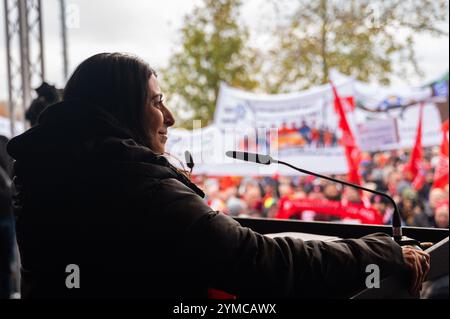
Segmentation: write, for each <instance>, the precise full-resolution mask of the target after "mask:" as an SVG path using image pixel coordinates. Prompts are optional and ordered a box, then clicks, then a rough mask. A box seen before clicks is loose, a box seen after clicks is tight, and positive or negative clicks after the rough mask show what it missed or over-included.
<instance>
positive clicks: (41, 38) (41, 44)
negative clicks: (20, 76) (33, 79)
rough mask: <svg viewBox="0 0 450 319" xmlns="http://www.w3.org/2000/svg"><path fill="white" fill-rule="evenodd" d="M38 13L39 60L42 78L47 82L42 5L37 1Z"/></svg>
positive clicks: (39, 0)
mask: <svg viewBox="0 0 450 319" xmlns="http://www.w3.org/2000/svg"><path fill="white" fill-rule="evenodd" d="M37 12H38V14H39V18H38V21H39V22H38V23H39V26H38V27H39V49H40V52H39V60H40V62H41V78H42V80H43V81H45V61H44V57H45V54H44V31H43V23H42V20H43V18H42V3H41V0H37Z"/></svg>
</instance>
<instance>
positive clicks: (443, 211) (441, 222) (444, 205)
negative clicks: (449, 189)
mask: <svg viewBox="0 0 450 319" xmlns="http://www.w3.org/2000/svg"><path fill="white" fill-rule="evenodd" d="M434 224H435V227H436V228H448V199H447V200H445V201H443V202H441V203H438V204H437V205H436V208H435V213H434Z"/></svg>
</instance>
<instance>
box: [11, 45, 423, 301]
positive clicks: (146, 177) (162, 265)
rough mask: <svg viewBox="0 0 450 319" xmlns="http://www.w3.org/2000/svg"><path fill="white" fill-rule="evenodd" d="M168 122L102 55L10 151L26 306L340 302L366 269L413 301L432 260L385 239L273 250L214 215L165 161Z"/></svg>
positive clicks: (153, 87)
mask: <svg viewBox="0 0 450 319" xmlns="http://www.w3.org/2000/svg"><path fill="white" fill-rule="evenodd" d="M174 123H175V119H174V117H173V115H172V113H171V112H170V110H169V109H168V107H167V105H166V102H165V100H164V95H163V93H162V91H161V89H160V87H159V85H158V81H157V75H156V72H155V71H154V70H153V69H152V68H150V67H149V65H148V64H147V63H145V62H143V61H142V60H141V59H139V58H137V57H134V56H131V55H125V54H120V53H103V54H98V55H95V56H93V57H91V58H89V59H87V60H85V61H84V62H82V63H81V64H80V65H79V66H78V67H77V69H76V70H75V71H74V73H73V74H72V76H71V78H70V79H69V81H68V83H67V85H66V87H65V90H64V96H63V101H62V102H61V103H58V104H55V105H52V106H50V107H48V108H47V109H46V110H45V111H44V112H43V113H42V114H41V116H40V117H39V120H38V124H37V125H36V126H34V127H33V128H32V129H30V130H28V131H26V132H25V133H23V134H22V135H19V136H17V137H15V138H13V139H12V140H11V141H10V142H9V144H8V152H9V154H10V155H11V156H12V157H13V158H14V159H16V164H15V184H16V188H17V190H18V192H17V194H16V205H15V206H16V214H17V238H18V243H19V248H20V253H21V256H22V296H23V297H24V298H33V297H34V298H46V297H47V298H48V297H58V298H66V297H67V298H76V297H84V298H87V297H91V298H95V297H141V298H143V297H154V298H163V297H191V298H194V297H206V296H207V292H208V289H210V288H213V289H219V290H222V291H225V292H227V293H231V294H233V295H237V296H238V297H309V298H312V297H316V298H317V297H348V296H349V295H351V294H353V293H354V292H355V291H358V290H360V289H363V288H364V287H365V281H366V277H367V273H366V267H367V265H369V264H377V265H378V266H379V267H380V269H381V274H382V276H383V277H384V276H388V275H390V274H393V273H397V272H405V271H407V272H409V273H410V275H411V292H412V293H416V294H417V293H418V292H419V291H420V289H421V283H422V281H423V279H424V278H425V276H426V274H427V272H428V270H429V255H428V254H426V253H425V252H422V251H418V250H414V249H411V248H410V247H403V248H402V247H400V246H398V245H397V244H396V243H395V242H394V241H392V239H391V238H390V237H389V236H388V235H385V234H373V235H370V236H366V237H363V238H360V239H346V240H341V241H337V242H320V241H308V242H304V241H302V240H299V239H294V238H290V237H281V238H275V239H272V238H268V237H265V236H263V235H261V234H259V233H257V232H254V231H252V230H251V229H248V228H244V227H241V226H240V224H239V223H238V222H236V221H235V220H233V219H232V218H231V217H229V216H227V215H226V214H222V213H220V212H216V211H214V210H213V209H211V208H210V207H209V206H208V205H206V203H205V202H204V200H203V197H204V193H203V192H202V191H201V190H200V189H199V188H198V187H197V186H196V185H195V184H193V183H192V182H191V180H190V179H189V178H188V176H187V175H186V174H184V172H182V171H180V170H178V169H176V168H175V167H174V166H172V165H171V164H170V162H169V161H168V160H167V158H166V157H165V156H164V154H165V143H166V141H167V134H168V128H169V127H171V126H173V125H174ZM130 274H133V278H131V277H130ZM80 277H81V280H79V278H80Z"/></svg>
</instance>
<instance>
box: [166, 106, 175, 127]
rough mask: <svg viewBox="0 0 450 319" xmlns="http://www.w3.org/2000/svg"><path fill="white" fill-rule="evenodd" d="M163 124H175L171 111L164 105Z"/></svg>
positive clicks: (168, 125)
mask: <svg viewBox="0 0 450 319" xmlns="http://www.w3.org/2000/svg"><path fill="white" fill-rule="evenodd" d="M164 124H165V125H166V126H167V127H170V126H173V125H174V124H175V118H174V117H173V114H172V112H170V110H169V109H168V108H167V107H164Z"/></svg>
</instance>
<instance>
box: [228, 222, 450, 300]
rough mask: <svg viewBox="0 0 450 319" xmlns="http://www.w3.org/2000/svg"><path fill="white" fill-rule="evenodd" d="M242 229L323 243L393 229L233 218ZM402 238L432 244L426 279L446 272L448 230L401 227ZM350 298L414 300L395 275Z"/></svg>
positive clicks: (372, 226) (387, 231) (382, 226)
mask: <svg viewBox="0 0 450 319" xmlns="http://www.w3.org/2000/svg"><path fill="white" fill-rule="evenodd" d="M235 220H236V221H238V222H239V223H240V224H241V225H242V226H243V227H248V228H251V229H252V230H254V231H256V232H258V233H261V234H263V235H268V236H270V237H274V236H291V237H296V238H301V239H303V240H311V239H318V240H324V241H332V240H337V239H339V238H343V239H345V238H360V237H363V236H365V235H369V234H372V233H377V232H381V233H386V234H388V235H392V227H390V226H384V225H359V224H342V223H333V222H306V221H297V220H280V219H262V218H235ZM403 235H404V236H407V237H410V238H413V239H416V240H418V241H420V242H432V243H433V244H434V245H433V246H432V247H430V248H428V249H427V250H426V251H427V252H428V253H429V254H430V257H431V269H430V273H429V274H428V277H427V280H435V279H438V278H441V277H443V276H445V275H447V276H448V273H449V258H448V253H449V242H448V240H449V230H448V229H436V228H420V227H403ZM352 298H353V299H380V298H382V299H398V298H413V297H412V296H411V295H410V294H409V293H408V290H407V287H406V286H405V282H404V281H402V280H401V279H400V278H396V277H394V276H392V277H388V278H385V279H383V280H382V281H381V284H380V288H376V289H375V288H374V289H366V290H363V291H361V292H359V293H357V294H356V295H355V296H353V297H352Z"/></svg>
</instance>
